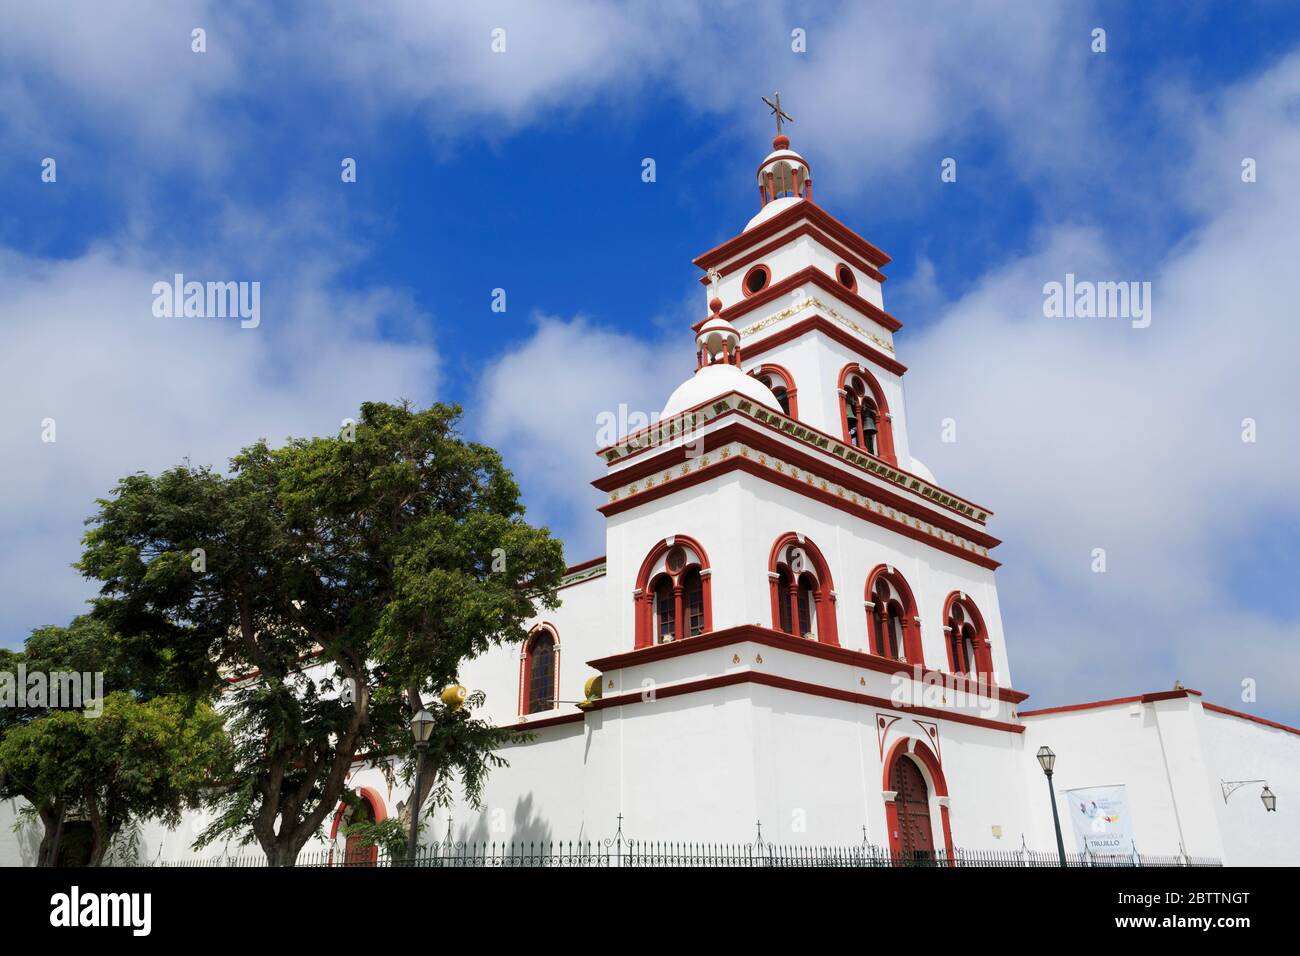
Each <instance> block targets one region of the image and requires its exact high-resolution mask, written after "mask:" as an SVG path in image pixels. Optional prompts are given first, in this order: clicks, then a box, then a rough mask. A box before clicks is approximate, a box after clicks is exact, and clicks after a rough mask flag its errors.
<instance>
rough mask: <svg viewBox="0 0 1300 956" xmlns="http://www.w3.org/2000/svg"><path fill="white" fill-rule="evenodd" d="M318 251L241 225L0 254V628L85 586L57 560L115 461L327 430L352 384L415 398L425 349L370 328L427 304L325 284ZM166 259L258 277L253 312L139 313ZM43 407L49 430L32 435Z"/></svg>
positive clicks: (354, 403)
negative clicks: (205, 243) (149, 245)
mask: <svg viewBox="0 0 1300 956" xmlns="http://www.w3.org/2000/svg"><path fill="white" fill-rule="evenodd" d="M236 218H239V219H241V220H242V221H246V220H247V217H246V216H245V215H241V216H239V217H236ZM266 232H267V233H268V234H274V230H272V229H270V227H269V226H268V228H267V230H266ZM246 238H247V237H246ZM284 238H285V239H286V241H287V240H288V237H287V236H286V237H284ZM325 248H326V249H328V244H326V247H325ZM252 261H257V262H258V267H257V269H256V271H252V272H250V271H247V270H248V269H249V268H250V267H249V265H248V264H249V263H250V262H252ZM290 263H292V264H290ZM333 268H334V267H333V265H332V262H331V260H330V259H328V258H325V259H322V258H321V251H320V250H319V249H317V248H315V247H309V246H302V245H299V247H298V258H297V260H296V261H294V260H274V259H273V258H272V257H270V256H268V255H267V250H266V247H261V248H260V250H258V249H254V248H252V246H251V245H250V244H249V243H248V241H245V243H244V245H243V246H242V248H240V249H239V250H238V251H237V253H233V252H229V251H226V252H223V251H222V250H221V249H220V248H213V247H208V248H204V249H201V250H194V251H181V250H173V251H169V252H168V253H166V254H160V253H157V252H151V251H149V250H148V249H146V248H143V247H139V246H135V245H130V246H102V247H97V248H94V249H92V250H90V251H89V252H87V253H86V254H85V255H83V256H81V257H79V258H76V259H71V260H62V261H54V260H45V259H34V258H28V257H23V256H18V255H15V254H11V253H4V254H0V327H2V328H4V330H5V341H4V348H3V353H2V354H3V369H2V370H0V378H2V379H3V381H4V383H5V394H6V414H5V416H4V418H3V423H2V424H0V458H3V460H4V462H5V469H4V474H5V481H4V487H3V492H2V493H0V536H3V539H4V541H5V548H4V550H3V551H2V552H0V579H2V580H3V581H4V582H5V594H6V600H5V608H4V612H3V621H4V626H5V633H4V634H3V635H2V637H3V639H4V640H5V642H6V643H12V642H19V641H21V640H22V639H23V638H24V637H25V636H26V631H27V630H28V629H29V628H30V627H32V626H36V625H39V624H46V623H64V622H66V619H67V618H68V617H70V616H71V614H73V613H76V608H77V607H78V603H79V601H80V600H81V599H82V598H83V597H85V596H87V595H88V594H89V593H90V592H91V586H90V585H89V584H88V583H87V582H84V581H82V580H81V579H80V578H79V576H78V575H77V573H76V572H75V571H73V570H72V569H71V568H70V567H69V565H70V564H71V563H72V562H73V561H75V560H77V558H78V557H79V556H80V545H79V541H80V536H81V533H82V531H83V528H82V520H83V519H84V518H85V517H86V516H88V515H89V514H91V513H92V512H93V510H94V499H95V498H96V497H99V496H103V495H106V494H107V493H108V492H109V491H110V490H111V488H112V486H113V484H114V483H115V482H116V481H117V479H118V478H120V477H121V476H123V475H125V474H128V473H131V472H134V471H137V470H145V471H155V472H156V471H158V470H161V469H163V468H166V467H170V466H172V465H175V464H178V463H179V462H181V461H182V460H183V459H185V458H188V459H189V460H190V461H191V462H192V463H194V464H196V465H198V464H211V465H214V466H216V467H217V468H219V469H222V470H224V467H225V464H226V461H227V459H228V458H229V456H230V455H231V454H233V453H234V452H236V451H238V450H239V448H241V447H242V446H244V445H246V444H248V443H250V442H252V441H253V440H255V439H256V438H258V437H266V438H267V439H269V440H271V441H272V442H279V441H282V440H283V439H285V438H286V437H288V436H289V435H304V434H325V433H330V432H334V431H336V430H337V429H338V428H339V425H340V422H341V421H342V419H343V418H345V417H347V416H353V417H355V414H356V411H357V408H358V406H359V404H360V403H361V402H362V401H365V400H377V399H388V400H396V399H399V398H403V397H409V398H411V399H413V400H416V401H421V402H428V401H429V400H431V398H432V396H433V394H434V392H435V389H436V387H437V376H438V360H437V355H436V353H435V352H434V351H433V349H432V348H431V347H430V345H429V343H428V341H427V338H426V337H421V338H419V339H416V340H410V341H391V340H386V339H385V338H384V337H383V336H381V335H380V332H379V330H380V327H381V325H383V324H385V323H386V322H387V320H389V319H391V318H392V317H394V316H400V317H402V324H403V326H404V327H406V326H410V327H413V328H415V329H420V328H423V327H426V326H427V324H428V317H427V316H423V315H421V314H420V313H419V310H418V309H416V308H415V306H414V305H413V304H412V302H411V301H410V300H409V298H408V297H407V296H405V295H404V294H402V293H401V292H400V291H396V290H392V289H387V288H373V289H368V290H362V291H357V292H348V291H342V290H340V289H339V288H338V287H336V285H335V284H334V283H333V281H332V275H333ZM178 271H179V272H184V273H185V274H186V275H187V277H188V278H192V279H198V280H200V281H206V280H210V279H211V280H225V279H237V280H250V281H251V280H257V281H260V282H261V283H262V303H261V305H262V320H261V325H260V326H259V327H258V328H256V329H243V328H240V326H239V324H238V321H237V320H233V319H195V318H189V319H186V318H175V319H164V318H155V317H154V316H153V314H152V308H151V307H152V303H153V294H152V287H153V284H154V283H155V282H157V281H170V279H171V276H172V275H173V274H174V273H175V272H178ZM47 418H52V419H54V421H55V426H56V439H57V440H56V441H55V442H54V443H52V444H51V443H45V442H43V441H42V440H41V437H42V421H43V420H44V419H47Z"/></svg>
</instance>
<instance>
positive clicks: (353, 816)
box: [329, 787, 388, 866]
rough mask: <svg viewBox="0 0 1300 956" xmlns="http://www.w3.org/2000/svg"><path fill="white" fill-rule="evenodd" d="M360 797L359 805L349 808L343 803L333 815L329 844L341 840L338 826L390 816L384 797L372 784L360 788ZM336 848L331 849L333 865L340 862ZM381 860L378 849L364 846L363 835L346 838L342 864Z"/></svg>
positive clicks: (369, 821)
mask: <svg viewBox="0 0 1300 956" xmlns="http://www.w3.org/2000/svg"><path fill="white" fill-rule="evenodd" d="M357 797H358V800H357V802H356V805H355V806H353V807H349V806H348V804H347V803H340V804H339V809H338V812H337V813H335V814H334V825H333V826H331V827H330V843H332V844H334V846H337V845H338V844H337V843H336V842H335V841H336V840H337V839H338V834H339V828H340V827H341V826H349V825H351V824H354V823H372V822H373V823H382V822H383V821H384V820H386V819H388V810H387V808H386V807H385V806H384V800H383V798H382V797H381V796H380V795H379V794H378V793H377V792H376V791H374V790H372V789H371V788H370V787H362V788H361V789H360V790H358V791H357ZM334 854H335V849H334V847H333V846H332V847H331V848H330V854H329V862H330V865H331V866H335V865H338V860H337V858H336V857H335V855H334ZM378 862H379V848H378V847H376V846H362V845H361V839H360V837H358V836H356V835H354V834H349V835H348V836H347V837H345V838H344V843H343V859H342V864H341V865H343V866H375V865H376V864H378Z"/></svg>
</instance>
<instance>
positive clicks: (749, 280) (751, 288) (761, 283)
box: [745, 266, 772, 295]
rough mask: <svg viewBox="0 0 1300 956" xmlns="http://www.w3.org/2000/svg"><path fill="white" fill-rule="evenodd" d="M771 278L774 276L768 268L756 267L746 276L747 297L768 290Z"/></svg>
mask: <svg viewBox="0 0 1300 956" xmlns="http://www.w3.org/2000/svg"><path fill="white" fill-rule="evenodd" d="M771 277H772V274H771V272H769V271H768V268H767V266H754V268H752V269H750V270H749V272H748V273H746V274H745V295H753V294H754V293H755V292H762V291H763V290H764V289H766V288H767V283H768V280H769V279H771Z"/></svg>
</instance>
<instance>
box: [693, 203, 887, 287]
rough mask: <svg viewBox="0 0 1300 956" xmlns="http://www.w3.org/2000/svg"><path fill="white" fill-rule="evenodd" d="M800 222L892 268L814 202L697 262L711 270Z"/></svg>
mask: <svg viewBox="0 0 1300 956" xmlns="http://www.w3.org/2000/svg"><path fill="white" fill-rule="evenodd" d="M800 219H807V220H808V221H809V222H811V223H813V224H815V225H817V226H820V227H821V228H822V229H823V230H824V231H825V232H827V233H829V234H830V235H831V236H833V237H834V238H835V239H837V240H838V241H839V242H841V243H843V244H844V245H845V246H847V247H848V248H849V249H851V250H852V251H854V252H856V253H857V254H858V255H860V256H862V257H863V258H864V259H866V260H867V261H868V262H870V263H871V264H872V265H875V266H886V265H888V264H889V261H890V259H889V256H888V255H886V254H885V253H883V252H881V251H880V250H879V249H877V248H876V247H875V246H873V245H872V244H871V243H869V242H867V240H865V239H863V238H862V237H861V236H859V235H858V234H857V233H856V232H854V231H853V230H852V229H850V228H849V227H848V226H846V225H844V223H842V222H840V221H839V220H838V219H836V218H835V217H834V216H832V215H831V214H830V213H828V212H827V211H826V210H824V209H822V207H821V206H818V205H817V204H816V203H814V202H813V201H812V200H811V199H806V200H804V201H803V202H798V203H792V204H791V206H790V208H789V209H787V210H785V211H784V212H781V213H778V214H777V215H775V216H773V217H772V218H771V219H769V220H768V221H767V222H764V223H761V224H759V225H757V226H755V227H754V228H753V229H747V230H745V231H744V232H742V233H741V234H740V235H738V236H735V237H734V238H731V239H728V240H727V241H726V242H724V243H723V244H722V245H720V246H715V247H714V248H712V249H710V250H709V251H708V252H706V253H704V254H703V255H701V256H698V257H696V258H695V260H694V262H695V264H696V265H697V266H699V267H700V268H701V269H704V270H708V269H710V268H712V267H713V266H715V265H718V264H719V263H721V262H726V261H727V260H728V259H731V258H734V257H735V256H738V255H740V254H741V253H742V252H744V251H745V250H746V249H749V248H751V247H753V246H755V245H758V244H759V243H761V242H763V241H764V240H766V239H770V238H771V237H772V236H774V235H776V234H777V233H778V232H781V231H782V230H783V229H785V228H786V227H787V226H790V225H792V224H794V223H795V222H798V221H799V220H800Z"/></svg>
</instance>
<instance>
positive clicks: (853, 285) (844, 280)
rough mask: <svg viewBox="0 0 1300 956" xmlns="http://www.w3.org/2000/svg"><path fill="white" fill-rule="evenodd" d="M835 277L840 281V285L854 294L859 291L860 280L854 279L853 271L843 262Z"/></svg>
mask: <svg viewBox="0 0 1300 956" xmlns="http://www.w3.org/2000/svg"><path fill="white" fill-rule="evenodd" d="M835 277H836V278H837V279H839V280H840V285H842V286H844V288H846V289H849V290H850V291H852V292H856V291H858V280H857V279H856V278H855V277H854V275H853V270H852V269H850V268H849V267H848V266H846V265H845V264H844V263H842V262H841V263H840V264H839V267H838V268H836V270H835Z"/></svg>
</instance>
